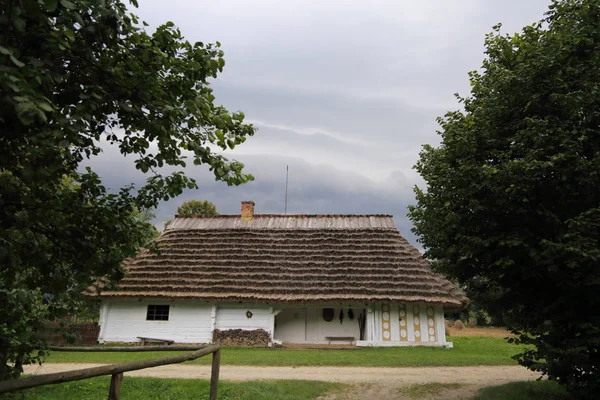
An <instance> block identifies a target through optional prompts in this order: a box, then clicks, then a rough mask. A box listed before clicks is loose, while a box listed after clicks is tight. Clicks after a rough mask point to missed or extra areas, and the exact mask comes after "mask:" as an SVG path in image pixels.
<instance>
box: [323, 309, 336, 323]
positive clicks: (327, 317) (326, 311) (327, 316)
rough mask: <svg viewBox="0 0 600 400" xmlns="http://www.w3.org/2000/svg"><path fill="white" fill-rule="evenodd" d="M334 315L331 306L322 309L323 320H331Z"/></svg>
mask: <svg viewBox="0 0 600 400" xmlns="http://www.w3.org/2000/svg"><path fill="white" fill-rule="evenodd" d="M334 315H335V312H334V311H333V308H324V309H323V319H324V320H325V322H331V321H333V316H334Z"/></svg>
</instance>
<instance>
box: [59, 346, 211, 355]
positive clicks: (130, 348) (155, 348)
mask: <svg viewBox="0 0 600 400" xmlns="http://www.w3.org/2000/svg"><path fill="white" fill-rule="evenodd" d="M204 348H206V346H178V345H170V346H95V347H60V346H48V350H51V351H73V352H78V353H81V352H93V353H109V352H118V353H121V352H140V351H196V350H200V349H204Z"/></svg>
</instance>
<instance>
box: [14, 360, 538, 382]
mask: <svg viewBox="0 0 600 400" xmlns="http://www.w3.org/2000/svg"><path fill="white" fill-rule="evenodd" d="M101 365H104V364H54V363H48V364H44V365H43V366H41V367H40V366H37V365H28V366H25V373H26V374H35V375H38V374H50V373H54V372H64V371H70V370H74V369H84V368H91V367H97V366H101ZM125 375H128V376H149V377H155V378H184V379H210V366H207V365H181V364H173V365H164V366H160V367H154V368H147V369H143V370H139V371H132V372H127V373H125ZM538 377H539V374H536V373H533V372H531V371H529V370H527V369H525V368H523V367H518V366H480V367H410V368H378V367H260V366H238V365H222V366H221V372H220V378H221V379H223V380H227V381H253V380H273V379H300V380H315V381H329V382H342V383H371V384H377V383H393V384H394V386H409V385H414V384H417V383H429V382H439V383H460V384H467V385H477V386H490V385H500V384H503V383H507V382H512V381H523V380H534V379H536V378H538Z"/></svg>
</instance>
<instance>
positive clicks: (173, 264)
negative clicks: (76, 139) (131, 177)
mask: <svg viewBox="0 0 600 400" xmlns="http://www.w3.org/2000/svg"><path fill="white" fill-rule="evenodd" d="M158 248H159V250H160V254H155V253H152V252H150V251H148V250H145V249H144V250H142V251H141V252H140V253H139V254H138V255H137V256H136V257H135V259H133V260H128V261H127V262H126V263H125V270H126V276H125V278H123V279H122V280H121V281H120V282H119V290H115V291H113V290H111V291H109V290H102V291H101V293H100V296H101V297H104V298H169V299H175V298H177V299H179V298H182V299H198V300H203V301H248V302H268V303H280V302H294V303H327V302H336V303H341V302H344V303H346V302H357V301H360V302H374V301H390V302H427V303H432V304H441V305H444V306H445V307H450V308H462V307H464V306H466V305H467V304H468V302H469V300H468V299H467V298H466V297H465V296H464V294H463V293H462V292H461V290H460V289H458V288H457V287H456V286H454V285H453V284H452V283H450V282H449V281H448V280H446V279H445V278H444V277H442V276H441V275H438V274H434V273H433V272H432V271H431V270H430V267H429V263H428V262H427V260H425V259H424V258H423V256H422V255H421V253H419V251H418V250H417V249H416V248H414V247H413V246H411V245H410V244H409V243H408V242H407V241H406V239H404V238H403V237H402V235H400V232H398V230H397V229H396V227H395V225H394V222H393V219H392V216H391V215H287V216H282V215H255V216H254V218H253V219H252V220H251V221H243V220H242V219H241V218H240V217H239V216H216V217H193V218H181V217H178V218H176V219H175V220H174V221H173V222H172V223H171V224H170V225H169V227H168V229H167V230H166V231H165V232H163V234H162V235H161V236H160V237H159V238H158ZM87 294H88V295H90V296H93V295H95V289H94V288H90V289H88V292H87Z"/></svg>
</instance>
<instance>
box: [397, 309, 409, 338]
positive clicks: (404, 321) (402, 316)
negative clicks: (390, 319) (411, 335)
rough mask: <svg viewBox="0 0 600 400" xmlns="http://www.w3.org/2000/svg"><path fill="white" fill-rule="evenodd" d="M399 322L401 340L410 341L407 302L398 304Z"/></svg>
mask: <svg viewBox="0 0 600 400" xmlns="http://www.w3.org/2000/svg"><path fill="white" fill-rule="evenodd" d="M398 324H399V325H400V341H401V342H408V316H407V315H406V304H399V305H398Z"/></svg>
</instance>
